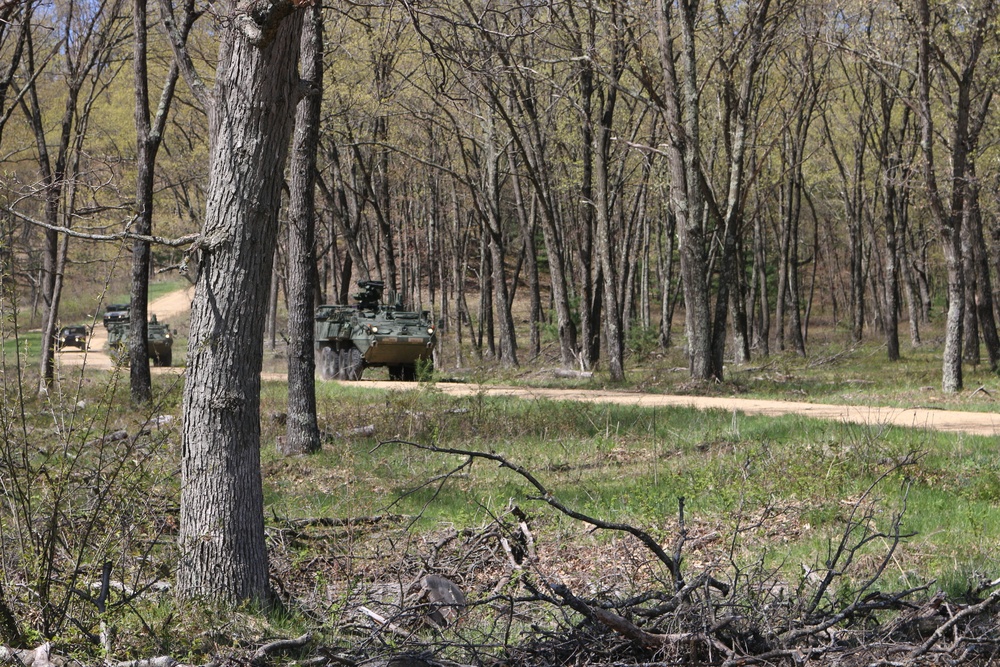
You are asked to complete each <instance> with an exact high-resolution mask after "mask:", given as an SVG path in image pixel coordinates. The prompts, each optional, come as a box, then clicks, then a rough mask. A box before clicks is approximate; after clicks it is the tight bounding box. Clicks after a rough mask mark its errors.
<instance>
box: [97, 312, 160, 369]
mask: <svg viewBox="0 0 1000 667" xmlns="http://www.w3.org/2000/svg"><path fill="white" fill-rule="evenodd" d="M126 313H127V311H126ZM129 321H130V320H129V318H128V316H127V314H126V316H125V317H124V318H118V319H116V320H115V321H113V322H110V323H109V324H107V328H108V353H109V354H110V355H111V358H112V359H114V360H115V361H116V362H118V363H128V332H129ZM173 347H174V337H173V334H172V333H171V332H170V325H169V324H167V323H166V322H159V321H157V319H156V315H153V316H152V317H151V318H150V319H149V324H147V325H146V354H148V355H149V358H150V359H151V360H152V361H153V365H154V366H169V365H170V364H171V363H173Z"/></svg>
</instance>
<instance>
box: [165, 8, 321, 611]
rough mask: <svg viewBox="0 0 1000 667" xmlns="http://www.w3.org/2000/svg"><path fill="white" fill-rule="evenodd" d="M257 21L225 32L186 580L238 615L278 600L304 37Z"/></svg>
mask: <svg viewBox="0 0 1000 667" xmlns="http://www.w3.org/2000/svg"><path fill="white" fill-rule="evenodd" d="M250 10H251V8H250V7H246V6H243V7H237V8H236V11H235V12H234V16H233V17H232V18H233V21H232V23H231V24H230V26H231V27H229V28H228V29H224V31H223V34H222V43H221V46H220V49H219V65H218V69H217V72H216V83H215V90H214V98H213V105H212V107H211V112H210V123H211V128H212V135H211V151H212V154H211V160H212V167H211V175H210V181H209V193H208V200H207V205H206V213H205V227H204V230H203V233H202V238H201V239H200V240H199V242H198V244H197V245H198V250H199V251H200V258H199V265H200V271H199V275H198V282H197V288H196V291H195V297H194V302H193V304H192V308H191V337H190V340H189V343H188V354H187V380H186V382H185V385H184V427H183V436H182V437H183V440H182V453H183V461H182V464H181V528H180V536H179V547H180V563H179V567H178V573H177V591H178V594H179V595H180V596H181V597H182V598H198V597H200V598H206V599H211V600H215V601H219V602H229V603H231V602H238V601H244V600H249V601H254V602H256V603H266V602H267V598H268V563H267V550H266V547H265V543H264V515H263V514H264V512H263V490H262V484H261V476H260V371H261V362H262V351H263V342H264V341H263V338H264V311H265V308H266V307H267V288H268V284H269V282H270V279H271V259H272V256H273V249H274V244H275V240H276V237H277V226H278V225H277V223H278V209H279V207H280V203H281V183H282V169H283V167H284V164H285V158H286V156H287V153H288V143H289V134H290V131H291V127H292V114H293V112H294V105H295V93H296V90H297V83H298V77H297V76H296V63H297V61H298V50H299V31H300V26H301V13H300V12H295V13H292V11H293V8H292V7H291V5H286V6H279V4H274V5H270V11H271V13H266V12H262V11H254V12H251V11H250ZM289 14H291V15H290V16H289ZM256 21H261V22H262V23H257V22H256Z"/></svg>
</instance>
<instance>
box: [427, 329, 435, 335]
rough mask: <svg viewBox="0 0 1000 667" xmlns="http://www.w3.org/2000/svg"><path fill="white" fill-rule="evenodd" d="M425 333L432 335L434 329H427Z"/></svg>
mask: <svg viewBox="0 0 1000 667" xmlns="http://www.w3.org/2000/svg"><path fill="white" fill-rule="evenodd" d="M427 333H429V334H431V335H434V327H427Z"/></svg>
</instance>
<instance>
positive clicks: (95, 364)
mask: <svg viewBox="0 0 1000 667" xmlns="http://www.w3.org/2000/svg"><path fill="white" fill-rule="evenodd" d="M192 298H194V286H193V285H192V286H191V287H189V288H187V289H183V290H177V291H176V292H170V293H169V294H164V295H163V296H161V297H160V298H158V299H154V300H152V301H150V302H149V314H150V315H153V314H155V315H156V318H157V319H158V320H160V321H161V322H169V321H170V318H172V317H176V316H177V315H181V314H184V313H187V311H188V310H190V309H191V299H192ZM107 344H108V330H107V329H105V328H104V325H103V324H101V322H97V324H95V325H94V331H93V334H92V335H91V337H90V340H88V341H87V351H86V352H81V351H80V350H77V349H76V348H68V349H66V350H63V351H61V352H57V353H56V363H57V364H59V365H61V366H82V365H83V364H86V365H87V367H88V368H112V367H113V366H114V364H113V363H112V362H111V358H110V357H109V356H108V351H107V349H106V348H107ZM156 370H157V371H159V370H161V369H156ZM162 370H167V369H165V368H164V369H162Z"/></svg>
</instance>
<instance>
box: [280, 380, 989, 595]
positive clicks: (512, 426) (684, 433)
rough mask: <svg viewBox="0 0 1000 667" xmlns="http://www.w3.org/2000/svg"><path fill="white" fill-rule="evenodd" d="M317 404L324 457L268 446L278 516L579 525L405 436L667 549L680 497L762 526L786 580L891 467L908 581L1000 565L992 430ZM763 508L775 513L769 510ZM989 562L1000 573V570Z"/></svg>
mask: <svg viewBox="0 0 1000 667" xmlns="http://www.w3.org/2000/svg"><path fill="white" fill-rule="evenodd" d="M266 386H267V389H266V392H265V406H266V409H265V412H267V411H271V412H272V413H275V412H278V411H280V409H281V405H282V399H283V386H282V385H279V384H272V383H268V384H267V385H266ZM319 406H320V414H321V423H322V425H323V428H324V430H325V433H326V434H327V435H326V440H325V444H324V449H323V452H322V453H321V454H319V455H318V456H314V457H308V458H304V459H283V458H279V457H277V456H276V455H275V454H274V453H273V449H272V448H270V447H266V448H265V457H264V458H265V463H264V470H265V484H266V486H267V489H268V491H267V504H268V513H269V515H271V516H280V517H283V518H284V517H288V518H301V517H307V516H329V515H331V514H332V515H334V516H340V517H344V516H359V515H366V514H381V513H385V512H398V513H402V514H406V515H408V516H414V517H419V518H418V519H417V521H416V523H415V526H416V527H417V529H418V530H421V531H428V530H434V529H435V528H436V527H437V526H440V525H443V524H455V525H459V526H462V525H469V524H470V523H473V522H476V521H483V520H484V519H485V517H486V516H488V515H489V513H490V512H496V511H498V508H500V507H503V506H505V505H506V504H507V503H508V502H511V501H513V502H515V503H517V504H519V505H521V506H522V507H526V508H527V507H531V508H532V510H531V511H532V512H534V513H537V514H538V515H540V516H542V517H544V519H543V520H544V522H545V523H547V524H549V525H550V527H551V529H552V530H553V531H554V532H555V534H557V535H558V534H559V533H560V531H562V530H568V527H569V525H570V522H569V521H568V520H567V519H565V518H564V517H561V516H558V515H556V514H555V513H554V512H553V511H552V510H550V509H548V508H546V507H545V506H544V504H543V503H541V502H539V501H538V500H537V499H534V496H537V495H538V493H537V491H536V490H535V489H533V488H531V487H530V486H529V485H528V484H526V483H525V481H524V480H523V479H521V478H519V477H518V476H517V475H514V474H513V473H511V472H510V471H508V470H504V469H500V468H497V467H496V466H495V465H487V464H485V463H484V462H478V463H476V464H474V465H472V466H470V467H468V468H464V469H463V470H461V472H460V474H456V475H455V476H454V477H453V478H447V479H446V478H445V477H443V476H447V475H448V473H449V472H450V471H453V470H455V469H456V468H457V467H458V466H459V464H461V463H462V461H463V458H462V457H456V456H453V455H443V454H433V453H428V452H426V451H421V450H417V449H414V448H412V447H409V446H407V445H405V444H381V445H380V444H379V443H380V442H383V443H384V441H387V440H394V439H402V440H407V441H413V442H417V443H421V444H431V445H436V446H439V447H451V448H462V449H471V450H477V451H488V452H495V453H500V454H502V455H504V456H505V457H507V458H508V459H509V460H511V461H512V462H515V463H517V464H519V465H521V466H524V467H525V468H527V469H529V470H531V471H532V472H533V473H534V474H536V475H537V476H538V477H539V478H540V479H541V480H543V483H544V484H545V485H546V487H547V488H548V489H549V490H550V491H551V492H552V493H553V494H554V495H555V496H556V497H558V498H559V499H560V500H561V501H562V502H564V503H566V504H567V505H569V506H571V507H573V508H574V509H577V510H579V511H581V512H584V513H587V514H590V515H592V516H595V517H599V518H601V519H604V520H607V521H621V522H629V523H633V524H635V525H640V526H643V527H646V528H647V529H650V530H652V531H654V533H656V534H659V535H662V538H663V539H664V540H665V541H667V542H670V541H671V540H672V537H671V531H672V530H674V529H675V528H676V515H677V508H678V499H679V498H680V497H683V498H685V504H686V512H687V515H688V517H689V520H690V521H691V522H693V524H695V525H698V526H700V527H701V529H703V530H704V531H706V532H712V531H715V532H719V533H720V534H732V532H733V531H734V529H735V523H736V521H737V518H739V520H740V521H743V522H747V521H751V520H754V521H756V520H761V521H762V528H761V530H760V531H758V533H759V534H758V533H750V534H748V535H747V536H746V540H745V544H743V545H742V546H741V549H740V552H741V554H744V555H749V554H752V553H758V552H760V551H761V550H765V549H768V548H771V549H773V548H775V547H776V546H777V547H778V552H779V554H780V558H781V559H782V560H783V561H786V562H787V564H788V567H789V568H790V569H789V571H788V573H787V574H788V576H793V575H794V573H795V572H796V571H797V570H798V568H799V567H800V564H801V563H806V562H812V561H815V560H817V559H818V560H822V557H821V554H822V553H823V551H824V549H825V545H826V543H827V542H828V540H830V539H832V538H833V537H835V536H836V535H838V534H839V531H840V530H842V526H843V522H844V519H845V516H846V514H845V512H846V508H847V507H848V506H849V505H848V503H850V502H852V501H853V500H855V499H857V498H859V497H860V496H861V495H862V494H863V493H864V492H865V490H866V489H868V487H869V486H871V485H872V484H873V482H874V481H875V480H876V479H877V478H879V476H881V475H887V477H886V479H885V480H883V481H882V482H881V483H880V484H879V485H878V487H877V488H876V490H875V492H874V495H875V496H876V497H877V499H878V505H879V507H880V510H879V511H880V512H881V513H882V514H880V516H883V518H884V516H885V513H887V512H890V511H892V510H893V509H897V508H899V507H900V506H901V504H902V502H903V498H904V489H905V488H906V486H907V485H908V486H909V491H908V495H907V496H906V506H907V511H906V514H905V519H904V530H907V531H910V530H912V531H913V532H915V533H916V535H915V536H914V537H912V538H910V539H909V540H908V541H907V542H906V548H905V553H906V560H907V562H906V563H903V564H901V567H902V568H903V569H904V570H905V571H907V572H909V573H911V574H910V575H909V576H911V577H913V578H915V579H918V580H920V581H923V582H929V581H933V580H935V579H940V580H942V581H953V582H957V581H959V580H960V579H961V578H962V577H961V576H960V575H961V573H963V572H970V571H973V570H976V571H978V570H980V569H983V568H984V567H986V565H988V564H989V563H991V562H992V563H996V562H1000V561H998V560H997V557H998V556H1000V547H998V545H1000V514H997V513H996V511H995V510H996V506H997V504H998V502H1000V475H998V470H1000V464H997V463H996V461H998V460H1000V444H998V443H997V442H996V441H995V439H993V438H977V437H970V436H955V435H944V434H937V433H928V432H923V431H918V430H910V429H898V428H883V427H881V426H880V425H877V424H876V425H870V426H857V425H842V424H835V423H831V422H823V421H815V420H810V419H805V418H801V417H795V416H791V417H781V418H777V419H775V418H765V417H753V416H744V415H740V414H736V415H734V414H733V413H731V412H721V411H709V412H699V411H695V410H690V409H658V410H655V411H654V410H649V409H642V408H635V407H620V406H611V405H581V404H569V403H558V402H550V401H544V400H537V401H521V400H517V399H502V398H487V397H482V396H476V397H472V398H451V397H445V396H442V395H440V394H436V393H435V392H434V391H433V390H426V389H425V390H421V391H415V392H409V393H404V394H387V393H382V392H378V391H370V390H362V389H358V388H353V387H341V386H338V385H332V384H326V385H321V386H320V396H319ZM367 424H374V425H375V428H376V435H375V436H374V437H357V436H352V435H351V433H352V430H353V429H356V428H359V427H361V426H365V425H367ZM281 432H282V429H281V427H280V425H279V424H278V423H277V422H274V421H270V422H267V421H266V422H265V426H264V437H265V439H266V440H267V441H273V438H275V437H276V436H277V435H279V434H280V433H281ZM428 480H436V481H434V482H433V483H430V482H429V481H428ZM762 508H769V511H770V515H771V519H770V520H767V521H764V520H762V519H761V517H760V516H758V515H759V514H760V512H761V511H762ZM991 515H997V517H996V518H990V517H991ZM775 517H777V518H775ZM765 524H767V525H765ZM699 555H700V556H701V557H703V558H708V557H709V554H699ZM721 556H722V554H719V553H716V554H714V555H713V557H721ZM989 569H990V575H991V576H993V577H996V576H997V575H998V574H1000V571H998V569H1000V566H997V565H993V566H992V568H989Z"/></svg>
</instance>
